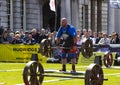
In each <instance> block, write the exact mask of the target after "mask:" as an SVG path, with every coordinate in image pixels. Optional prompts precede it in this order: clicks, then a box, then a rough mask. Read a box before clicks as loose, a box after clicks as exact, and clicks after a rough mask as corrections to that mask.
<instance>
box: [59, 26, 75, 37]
mask: <svg viewBox="0 0 120 85" xmlns="http://www.w3.org/2000/svg"><path fill="white" fill-rule="evenodd" d="M63 33H67V34H68V35H69V36H72V37H76V36H77V32H76V29H75V27H74V26H72V25H67V27H66V28H64V27H60V28H59V30H58V33H57V38H60V37H61V36H62V35H63Z"/></svg>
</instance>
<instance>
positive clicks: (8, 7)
mask: <svg viewBox="0 0 120 85" xmlns="http://www.w3.org/2000/svg"><path fill="white" fill-rule="evenodd" d="M10 5H11V4H10V0H7V17H8V28H10V14H11V9H10V8H11V6H10Z"/></svg>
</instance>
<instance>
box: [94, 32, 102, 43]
mask: <svg viewBox="0 0 120 85" xmlns="http://www.w3.org/2000/svg"><path fill="white" fill-rule="evenodd" d="M101 38H102V32H98V34H97V38H96V42H95V43H96V44H98V42H99V41H100V39H101Z"/></svg>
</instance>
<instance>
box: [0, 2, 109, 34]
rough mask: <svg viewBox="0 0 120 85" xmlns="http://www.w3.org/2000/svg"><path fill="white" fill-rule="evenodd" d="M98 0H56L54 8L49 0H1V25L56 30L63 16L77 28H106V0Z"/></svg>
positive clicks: (14, 27)
mask: <svg viewBox="0 0 120 85" xmlns="http://www.w3.org/2000/svg"><path fill="white" fill-rule="evenodd" d="M99 1H101V0H56V12H53V11H51V10H50V8H49V0H0V25H2V26H4V27H6V28H10V29H11V30H13V31H16V30H19V29H20V28H23V29H24V30H28V31H29V30H31V29H32V28H37V29H41V28H45V29H46V28H48V27H50V28H51V29H52V30H57V29H58V27H59V26H60V18H61V17H66V18H67V19H68V22H69V23H70V24H72V25H74V26H75V27H76V29H81V30H82V29H84V28H86V29H92V30H93V31H96V32H98V31H105V32H107V28H108V16H107V14H108V4H107V1H106V0H103V1H101V2H99ZM98 2H99V3H98Z"/></svg>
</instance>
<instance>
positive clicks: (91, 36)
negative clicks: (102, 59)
mask: <svg viewBox="0 0 120 85" xmlns="http://www.w3.org/2000/svg"><path fill="white" fill-rule="evenodd" d="M88 34H89V36H90V38H93V32H92V30H91V29H88Z"/></svg>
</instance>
